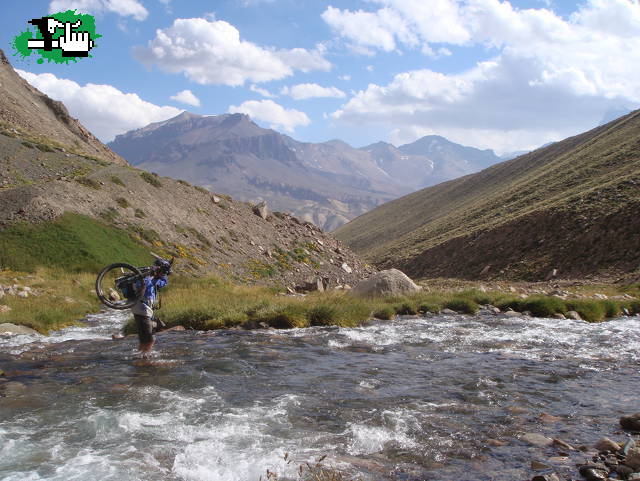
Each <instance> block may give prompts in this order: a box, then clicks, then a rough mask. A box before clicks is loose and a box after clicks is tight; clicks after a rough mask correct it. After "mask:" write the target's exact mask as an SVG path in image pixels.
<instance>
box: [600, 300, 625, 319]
mask: <svg viewBox="0 0 640 481" xmlns="http://www.w3.org/2000/svg"><path fill="white" fill-rule="evenodd" d="M602 306H603V307H604V310H605V316H607V317H618V316H619V315H620V314H621V313H622V308H621V306H620V304H619V303H617V302H615V301H611V300H606V301H604V302H602Z"/></svg>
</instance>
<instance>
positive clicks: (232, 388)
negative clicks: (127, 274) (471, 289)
mask: <svg viewBox="0 0 640 481" xmlns="http://www.w3.org/2000/svg"><path fill="white" fill-rule="evenodd" d="M124 320H125V317H123V316H122V315H121V314H119V313H116V312H105V313H101V314H99V315H95V316H90V317H89V319H88V321H87V324H86V325H85V326H84V327H81V328H72V329H68V330H65V331H62V332H60V333H58V334H56V335H55V336H53V337H51V338H45V337H40V336H36V337H28V336H18V337H13V338H2V339H0V367H1V368H2V369H3V370H4V371H5V373H6V376H5V381H3V382H1V383H0V392H1V393H2V397H0V479H2V480H4V481H31V480H33V481H35V480H59V481H69V480H82V481H87V480H100V481H105V480H114V481H115V480H117V481H128V480H142V479H144V480H172V481H173V480H176V481H178V480H184V481H205V480H206V481H208V480H213V481H245V480H246V481H258V480H259V479H260V477H261V476H262V479H263V480H264V479H265V475H266V470H267V469H269V470H271V471H273V472H277V473H278V475H279V477H278V479H279V480H281V481H282V480H285V479H298V478H297V476H296V471H297V469H299V466H300V464H301V463H304V462H307V461H309V462H314V461H315V460H317V459H318V458H320V457H322V456H324V455H326V458H325V459H324V460H323V461H322V463H323V465H326V466H328V467H334V468H337V469H340V470H341V471H342V472H343V473H344V479H345V480H351V479H359V480H366V481H369V480H405V481H417V480H423V479H424V480H427V479H428V480H456V481H464V480H469V481H479V480H495V481H498V480H500V481H502V480H504V481H513V480H519V479H522V480H525V479H531V477H532V476H533V471H531V468H530V464H531V461H532V460H539V461H543V462H545V463H550V464H551V465H552V466H553V467H554V469H556V470H557V471H558V472H560V473H562V472H567V473H568V472H571V469H572V468H571V467H572V466H574V463H575V462H578V461H579V460H582V459H583V457H581V456H584V455H582V454H581V453H577V452H575V453H574V452H569V453H566V454H568V457H567V459H565V460H552V461H549V458H550V457H554V456H556V457H557V456H559V453H558V449H557V448H555V447H549V448H537V447H532V446H530V445H528V444H526V443H525V442H523V441H522V440H520V439H519V438H520V436H521V435H522V434H523V433H527V432H535V433H541V434H544V435H548V436H550V437H559V438H561V439H563V440H565V441H567V442H569V443H575V444H576V445H577V444H583V443H584V444H592V443H593V442H594V441H596V440H597V439H598V438H599V437H601V436H602V435H604V434H607V435H609V434H610V433H612V432H614V431H615V429H616V426H617V423H618V418H619V416H621V415H624V414H631V413H633V412H638V411H640V397H639V396H638V386H640V318H623V319H618V320H613V321H610V322H606V323H601V324H588V323H585V322H579V321H572V320H562V321H561V320H556V319H538V318H507V317H504V316H492V315H478V316H434V317H429V318H400V319H397V320H394V321H387V322H372V323H371V324H369V325H367V326H364V327H360V328H353V329H349V328H310V329H299V330H278V331H275V330H256V331H235V330H229V331H212V332H197V331H186V332H168V333H164V334H162V335H159V336H158V343H157V347H156V354H155V356H154V358H153V359H152V360H151V361H144V360H142V359H140V358H139V356H138V354H137V353H136V350H135V347H136V339H135V338H127V339H124V340H119V341H113V340H111V339H110V336H111V334H112V333H114V332H117V330H118V329H119V327H120V326H121V324H122V323H123V322H124ZM542 414H549V415H552V416H556V417H558V418H560V420H559V421H557V422H554V420H553V418H548V417H545V416H543V417H541V415H542ZM549 419H551V421H550V422H549ZM491 440H498V441H500V442H498V443H496V442H495V441H491ZM285 455H286V460H285V459H284V458H285ZM573 470H575V467H574V468H573ZM576 477H577V475H576ZM326 479H329V478H326Z"/></svg>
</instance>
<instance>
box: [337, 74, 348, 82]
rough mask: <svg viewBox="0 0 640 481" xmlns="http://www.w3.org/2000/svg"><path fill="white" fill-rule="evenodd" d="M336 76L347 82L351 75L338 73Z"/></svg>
mask: <svg viewBox="0 0 640 481" xmlns="http://www.w3.org/2000/svg"><path fill="white" fill-rule="evenodd" d="M338 78H339V79H340V80H344V81H345V82H348V81H349V80H351V75H340V76H339V77H338Z"/></svg>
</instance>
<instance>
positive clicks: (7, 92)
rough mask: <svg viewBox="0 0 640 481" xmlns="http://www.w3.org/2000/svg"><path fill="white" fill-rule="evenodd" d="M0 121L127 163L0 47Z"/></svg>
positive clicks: (76, 149)
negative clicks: (26, 76) (15, 67)
mask: <svg viewBox="0 0 640 481" xmlns="http://www.w3.org/2000/svg"><path fill="white" fill-rule="evenodd" d="M0 86H1V87H0V88H1V91H2V95H0V125H2V126H4V127H6V128H8V129H9V131H11V129H12V128H20V129H21V130H22V131H25V132H29V133H30V134H31V136H32V137H35V138H39V137H41V138H42V139H46V140H47V142H48V143H53V144H55V145H57V146H59V147H62V148H64V149H65V150H66V151H68V152H77V153H81V154H85V155H90V156H93V157H97V158H99V159H102V160H105V161H108V162H115V163H117V164H123V165H126V163H127V162H126V161H125V160H124V159H123V158H122V157H120V156H119V155H117V154H116V153H114V152H113V151H112V150H110V149H109V148H107V147H106V146H105V145H103V144H102V142H100V141H99V140H98V139H97V138H96V137H95V136H94V135H93V134H92V133H91V132H89V131H88V130H87V129H85V128H84V127H83V126H82V125H81V124H80V122H78V121H77V120H76V119H74V118H72V117H71V116H70V115H69V112H68V111H67V108H66V107H65V106H64V104H63V103H62V102H58V101H55V100H53V99H51V98H49V97H47V96H46V95H44V94H43V93H42V92H40V91H39V90H37V89H35V88H34V87H32V86H31V85H29V83H28V82H27V81H26V80H24V79H23V78H21V77H20V76H19V75H18V74H17V73H16V72H15V71H14V70H13V68H11V65H10V64H9V60H8V59H7V57H6V56H5V54H4V52H3V51H2V50H0Z"/></svg>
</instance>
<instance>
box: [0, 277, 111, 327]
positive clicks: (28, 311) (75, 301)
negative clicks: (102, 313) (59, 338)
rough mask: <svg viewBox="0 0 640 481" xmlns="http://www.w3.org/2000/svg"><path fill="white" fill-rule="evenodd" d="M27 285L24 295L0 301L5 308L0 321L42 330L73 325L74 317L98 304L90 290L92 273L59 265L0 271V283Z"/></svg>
mask: <svg viewBox="0 0 640 481" xmlns="http://www.w3.org/2000/svg"><path fill="white" fill-rule="evenodd" d="M14 279H17V281H18V283H19V285H21V286H28V287H30V288H31V290H32V291H31V292H32V293H34V292H35V293H36V294H37V295H30V296H29V297H28V298H27V299H23V298H20V297H18V296H5V297H4V298H3V299H2V304H4V305H6V306H9V307H10V308H11V310H10V311H9V312H5V313H0V323H3V322H10V323H12V324H19V325H23V326H28V327H30V328H32V329H35V330H37V331H38V332H40V333H42V334H47V333H49V331H51V330H56V329H62V328H63V327H67V326H70V325H73V324H75V323H76V322H77V320H79V319H81V318H82V317H84V316H85V315H86V314H88V313H90V312H96V311H97V310H98V308H99V306H98V304H99V303H98V298H97V297H96V295H95V294H93V292H92V290H93V283H94V282H95V274H94V273H70V272H67V271H65V270H63V269H55V268H53V269H52V268H46V269H45V268H38V269H36V270H34V272H33V273H32V274H25V273H24V272H15V271H10V270H3V271H0V284H3V285H12V284H14V283H15V281H14Z"/></svg>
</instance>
